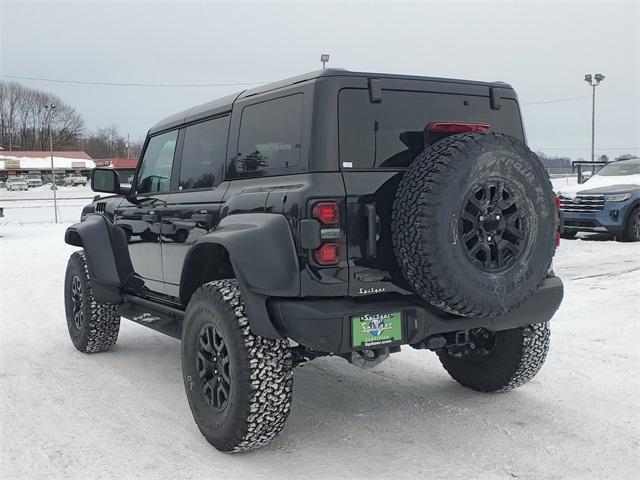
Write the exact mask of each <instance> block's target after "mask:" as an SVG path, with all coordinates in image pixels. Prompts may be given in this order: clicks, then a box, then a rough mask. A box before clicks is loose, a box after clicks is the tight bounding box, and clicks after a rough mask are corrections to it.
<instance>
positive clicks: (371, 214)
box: [364, 203, 380, 258]
mask: <svg viewBox="0 0 640 480" xmlns="http://www.w3.org/2000/svg"><path fill="white" fill-rule="evenodd" d="M364 214H365V217H366V218H367V241H366V246H365V255H366V256H367V257H369V258H371V257H375V256H376V255H377V253H378V238H380V235H379V233H378V232H379V231H380V217H378V215H377V214H376V206H375V205H374V204H372V203H367V204H365V206H364Z"/></svg>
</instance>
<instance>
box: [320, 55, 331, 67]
mask: <svg viewBox="0 0 640 480" xmlns="http://www.w3.org/2000/svg"><path fill="white" fill-rule="evenodd" d="M320 61H321V62H322V69H323V70H324V68H325V64H326V63H327V62H328V61H329V54H328V53H323V54H322V55H320Z"/></svg>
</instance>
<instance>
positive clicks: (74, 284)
mask: <svg viewBox="0 0 640 480" xmlns="http://www.w3.org/2000/svg"><path fill="white" fill-rule="evenodd" d="M82 297H83V295H82V284H81V283H80V277H78V276H77V275H75V276H74V277H73V279H72V280H71V302H72V304H73V323H74V325H75V327H76V328H77V329H78V330H80V329H82V324H83V323H84V313H83V310H82Z"/></svg>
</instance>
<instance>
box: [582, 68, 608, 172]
mask: <svg viewBox="0 0 640 480" xmlns="http://www.w3.org/2000/svg"><path fill="white" fill-rule="evenodd" d="M603 80H604V75H602V74H601V73H596V74H595V75H591V74H590V73H588V74H586V75H585V76H584V81H585V82H587V83H588V84H589V85H591V88H592V89H593V96H592V98H593V100H592V102H591V162H594V161H595V145H596V87H597V86H598V85H600V82H601V81H603ZM595 171H596V166H595V165H592V166H591V173H595Z"/></svg>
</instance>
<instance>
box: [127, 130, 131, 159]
mask: <svg viewBox="0 0 640 480" xmlns="http://www.w3.org/2000/svg"><path fill="white" fill-rule="evenodd" d="M129 145H130V143H129V134H128V133H127V158H131V149H130V148H129Z"/></svg>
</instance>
